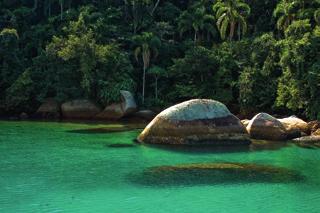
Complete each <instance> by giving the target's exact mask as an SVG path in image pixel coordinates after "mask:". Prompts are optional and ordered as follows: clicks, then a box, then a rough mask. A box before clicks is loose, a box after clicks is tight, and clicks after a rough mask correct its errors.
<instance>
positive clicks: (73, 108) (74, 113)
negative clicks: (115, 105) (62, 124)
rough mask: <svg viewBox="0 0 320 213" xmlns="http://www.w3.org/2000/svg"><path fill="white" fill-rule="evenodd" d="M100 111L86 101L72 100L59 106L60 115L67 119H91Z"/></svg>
mask: <svg viewBox="0 0 320 213" xmlns="http://www.w3.org/2000/svg"><path fill="white" fill-rule="evenodd" d="M100 111H101V109H100V108H99V107H98V106H97V105H96V104H94V103H93V102H91V101H89V100H86V99H83V100H73V101H69V102H66V103H64V104H62V105H61V112H62V115H63V117H64V118H67V119H91V118H93V117H95V116H96V115H97V114H98V113H99V112H100Z"/></svg>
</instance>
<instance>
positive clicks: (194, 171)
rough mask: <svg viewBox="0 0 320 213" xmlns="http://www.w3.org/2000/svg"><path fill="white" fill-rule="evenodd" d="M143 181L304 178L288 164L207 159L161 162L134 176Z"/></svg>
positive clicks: (186, 182) (285, 180)
mask: <svg viewBox="0 0 320 213" xmlns="http://www.w3.org/2000/svg"><path fill="white" fill-rule="evenodd" d="M131 178H132V180H133V181H134V182H136V183H139V184H143V185H154V186H159V185H160V186H161V185H197V184H207V185H208V184H233V183H234V184H238V183H261V182H266V183H279V182H280V183H289V182H295V181H301V180H303V179H304V177H303V176H302V175H300V174H299V173H298V172H296V171H293V170H289V169H286V168H280V167H273V166H265V165H257V164H247V163H204V164H185V165H176V166H158V167H151V168H148V169H147V170H145V171H144V172H143V173H142V174H140V175H137V176H133V177H131Z"/></svg>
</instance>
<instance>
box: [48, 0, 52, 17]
mask: <svg viewBox="0 0 320 213" xmlns="http://www.w3.org/2000/svg"><path fill="white" fill-rule="evenodd" d="M48 16H49V17H51V0H49V9H48Z"/></svg>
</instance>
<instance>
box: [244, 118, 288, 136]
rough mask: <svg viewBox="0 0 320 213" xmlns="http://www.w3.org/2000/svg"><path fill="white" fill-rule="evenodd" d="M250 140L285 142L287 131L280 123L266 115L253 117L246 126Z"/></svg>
mask: <svg viewBox="0 0 320 213" xmlns="http://www.w3.org/2000/svg"><path fill="white" fill-rule="evenodd" d="M247 131H248V133H249V134H250V136H251V138H254V139H262V140H275V141H278V140H279V141H280V140H286V139H287V131H286V128H285V127H284V126H283V125H282V123H281V122H280V121H279V120H278V119H276V118H275V117H273V116H271V115H269V114H267V113H259V114H257V115H256V116H254V117H253V118H252V119H251V121H250V122H249V124H248V126H247Z"/></svg>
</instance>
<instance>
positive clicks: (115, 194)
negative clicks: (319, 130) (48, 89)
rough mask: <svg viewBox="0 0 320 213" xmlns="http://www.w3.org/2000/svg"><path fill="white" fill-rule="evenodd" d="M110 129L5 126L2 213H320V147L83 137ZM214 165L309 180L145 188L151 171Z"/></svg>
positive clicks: (1, 124) (1, 126) (1, 130)
mask: <svg viewBox="0 0 320 213" xmlns="http://www.w3.org/2000/svg"><path fill="white" fill-rule="evenodd" d="M105 127H110V126H108V125H107V126H106V125H98V126H97V125H94V124H71V123H45V122H7V121H0V212H1V213H2V212H4V213H7V212H15V213H16V212H23V213H28V212H52V213H54V212H184V213H185V212H237V213H238V212H281V213H282V212H308V213H310V212H315V213H316V212H320V166H319V162H320V149H304V148H300V147H297V146H295V145H293V144H283V145H282V144H281V145H279V144H273V145H268V146H266V145H261V146H251V147H250V148H248V149H203V150H202V149H200V150H199V149H196V150H195V149H165V148H161V147H160V148H159V147H152V146H144V145H137V144H134V143H133V139H134V138H135V137H136V136H137V135H138V134H139V132H140V131H141V130H127V131H125V132H110V133H101V132H99V131H92V132H87V131H84V130H85V129H93V128H105ZM111 127H112V128H118V127H119V128H120V127H121V125H118V126H117V125H116V126H114V125H111ZM215 162H241V163H255V164H258V165H271V166H277V167H284V168H287V169H290V170H294V171H296V172H297V173H299V174H300V175H301V176H303V177H304V179H303V180H301V181H292V182H272V181H270V182H268V181H263V182H259V181H258V182H257V181H252V182H250V181H245V182H243V181H242V180H237V177H236V176H235V177H234V182H232V181H231V182H230V181H225V182H224V181H223V177H222V180H220V181H219V183H216V184H215V183H212V182H206V180H201V181H202V182H199V181H195V182H194V184H193V183H192V182H191V183H190V182H189V183H188V184H184V183H181V182H180V183H179V180H174V181H173V182H171V183H170V184H169V183H168V184H166V183H164V184H162V185H158V184H156V183H155V184H152V183H150V181H149V182H148V184H144V179H143V178H144V177H143V175H142V174H143V171H146V170H147V169H148V168H150V167H154V166H163V165H179V164H189V163H215ZM199 175H201V174H199ZM135 177H141V179H140V180H139V181H137V180H136V178H135Z"/></svg>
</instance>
